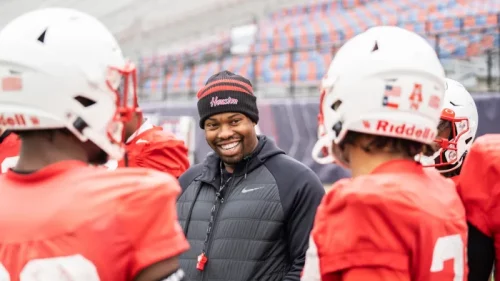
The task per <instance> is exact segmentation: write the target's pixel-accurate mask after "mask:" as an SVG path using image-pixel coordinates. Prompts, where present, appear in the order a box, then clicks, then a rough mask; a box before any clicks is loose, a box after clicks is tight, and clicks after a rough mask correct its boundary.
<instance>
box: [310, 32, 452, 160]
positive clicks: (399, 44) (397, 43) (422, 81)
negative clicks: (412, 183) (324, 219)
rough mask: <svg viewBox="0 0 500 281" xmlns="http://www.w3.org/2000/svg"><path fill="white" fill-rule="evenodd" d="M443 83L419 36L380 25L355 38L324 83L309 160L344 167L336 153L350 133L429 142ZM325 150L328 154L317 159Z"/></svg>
mask: <svg viewBox="0 0 500 281" xmlns="http://www.w3.org/2000/svg"><path fill="white" fill-rule="evenodd" d="M444 81H445V76H444V69H443V67H442V66H441V64H440V61H439V59H438V57H437V55H436V53H435V51H434V49H433V48H432V46H430V45H429V44H428V43H427V41H425V39H423V38H422V37H420V36H419V35H417V34H415V33H413V32H410V31H407V30H404V29H401V28H398V27H392V26H381V27H375V28H370V29H368V30H367V31H365V32H364V33H361V34H359V35H357V36H355V37H354V38H352V39H351V40H349V41H348V42H346V43H345V44H344V45H343V46H342V47H341V48H340V49H339V51H338V52H337V54H336V56H335V58H334V59H333V61H332V63H331V64H330V67H329V70H328V73H327V74H326V75H325V78H324V79H323V80H322V85H321V91H322V98H321V102H320V117H319V118H318V120H319V124H318V125H319V127H318V133H319V136H318V137H319V140H318V142H317V143H316V145H315V147H314V149H313V158H314V159H315V160H316V161H317V162H319V163H321V164H328V163H332V159H335V160H336V162H337V163H338V164H341V165H344V166H348V163H346V159H345V158H346V157H345V156H346V155H344V153H341V152H338V151H339V150H342V146H341V144H342V141H343V139H344V137H345V136H346V134H347V132H350V131H352V132H357V133H362V134H368V135H374V136H384V137H389V138H400V139H407V140H411V141H415V142H418V143H422V144H431V143H433V142H434V139H435V136H436V134H437V124H438V121H439V115H440V111H441V105H442V102H443V96H444V90H445V89H444V87H445V82H444ZM332 146H338V147H336V148H332ZM325 150H326V151H328V155H327V156H326V157H320V155H321V154H323V155H324V153H321V152H322V151H325ZM333 152H335V153H333Z"/></svg>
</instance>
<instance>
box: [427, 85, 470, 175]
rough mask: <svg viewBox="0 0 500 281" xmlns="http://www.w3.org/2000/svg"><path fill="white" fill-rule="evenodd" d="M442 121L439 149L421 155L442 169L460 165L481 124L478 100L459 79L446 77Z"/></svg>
mask: <svg viewBox="0 0 500 281" xmlns="http://www.w3.org/2000/svg"><path fill="white" fill-rule="evenodd" d="M446 86H447V87H446V95H445V98H444V105H443V110H442V113H441V122H440V123H439V126H438V137H437V138H436V140H435V142H436V146H437V148H438V149H437V151H436V153H435V154H434V155H432V156H429V157H427V156H423V155H421V156H419V160H420V162H421V163H422V164H423V165H424V166H427V167H435V168H437V169H438V170H439V171H440V172H441V173H448V172H451V171H454V170H457V169H459V168H460V167H461V166H462V163H463V161H464V159H465V155H466V154H467V152H468V151H469V149H470V147H471V145H472V142H473V141H474V138H475V137H476V132H477V126H478V119H479V117H478V113H477V108H476V103H475V102H474V99H473V98H472V96H471V95H470V93H469V92H468V91H467V90H466V89H465V88H464V86H463V85H462V84H460V83H459V82H457V81H455V80H452V79H446Z"/></svg>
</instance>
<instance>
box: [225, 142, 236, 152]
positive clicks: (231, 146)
mask: <svg viewBox="0 0 500 281" xmlns="http://www.w3.org/2000/svg"><path fill="white" fill-rule="evenodd" d="M239 143H240V142H232V143H228V144H223V145H221V147H222V149H224V150H229V149H232V148H235V147H236V146H237V145H238V144H239Z"/></svg>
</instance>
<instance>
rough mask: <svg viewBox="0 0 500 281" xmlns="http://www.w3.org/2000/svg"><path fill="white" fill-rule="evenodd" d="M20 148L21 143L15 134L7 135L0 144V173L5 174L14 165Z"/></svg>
mask: <svg viewBox="0 0 500 281" xmlns="http://www.w3.org/2000/svg"><path fill="white" fill-rule="evenodd" d="M20 146H21V141H20V140H19V137H18V136H17V135H15V134H10V135H8V136H7V137H6V138H5V139H4V140H3V141H2V143H0V164H1V171H0V172H1V173H5V172H6V171H7V170H8V169H9V168H11V167H12V166H14V165H16V163H17V158H18V155H19V148H20Z"/></svg>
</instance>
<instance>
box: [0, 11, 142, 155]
mask: <svg viewBox="0 0 500 281" xmlns="http://www.w3.org/2000/svg"><path fill="white" fill-rule="evenodd" d="M0 83H1V84H0V126H1V127H3V128H5V129H10V130H14V131H20V130H39V129H57V128H67V129H68V130H70V131H71V132H72V133H73V134H74V135H75V136H77V137H78V138H79V139H80V140H81V141H82V142H85V141H87V140H90V141H92V142H93V143H94V144H96V145H97V146H98V147H100V148H101V149H102V150H104V151H105V152H106V153H107V154H108V155H109V156H110V157H111V158H114V159H120V158H121V157H122V155H123V151H124V150H123V145H122V141H121V138H122V135H123V122H126V121H128V120H130V118H131V116H132V114H133V112H134V111H136V110H137V96H136V84H137V83H136V69H135V67H134V66H133V65H132V64H130V63H129V62H127V61H126V60H125V58H124V57H123V55H122V52H121V49H120V47H119V45H118V43H117V42H116V40H115V38H114V37H113V35H112V34H111V33H110V32H109V31H108V29H107V28H106V27H105V26H104V25H103V24H102V23H101V22H99V21H98V20H97V19H95V18H94V17H92V16H90V15H87V14H84V13H82V12H79V11H76V10H73V9H66V8H46V9H41V10H36V11H33V12H29V13H26V14H24V15H21V16H20V17H18V18H16V19H14V20H13V21H11V22H10V23H9V24H8V25H7V26H6V27H5V28H4V29H3V30H1V32H0Z"/></svg>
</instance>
